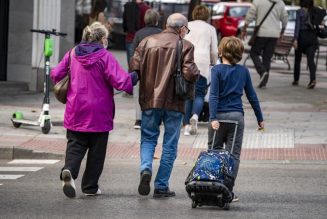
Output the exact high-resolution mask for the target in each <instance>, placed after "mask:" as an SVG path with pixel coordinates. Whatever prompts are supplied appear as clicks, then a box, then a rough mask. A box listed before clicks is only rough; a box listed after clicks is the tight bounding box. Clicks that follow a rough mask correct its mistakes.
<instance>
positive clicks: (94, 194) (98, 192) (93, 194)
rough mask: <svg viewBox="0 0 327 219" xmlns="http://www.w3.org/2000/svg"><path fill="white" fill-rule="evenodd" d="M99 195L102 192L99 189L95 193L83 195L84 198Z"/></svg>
mask: <svg viewBox="0 0 327 219" xmlns="http://www.w3.org/2000/svg"><path fill="white" fill-rule="evenodd" d="M101 194H102V192H101V190H100V189H99V188H98V191H97V192H96V193H84V195H86V196H96V195H101Z"/></svg>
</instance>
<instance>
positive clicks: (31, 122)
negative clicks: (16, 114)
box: [11, 118, 40, 126]
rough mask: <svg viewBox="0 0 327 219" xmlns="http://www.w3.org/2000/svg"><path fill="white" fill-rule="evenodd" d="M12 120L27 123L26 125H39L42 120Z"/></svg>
mask: <svg viewBox="0 0 327 219" xmlns="http://www.w3.org/2000/svg"><path fill="white" fill-rule="evenodd" d="M11 121H12V122H16V123H21V124H26V125H36V126H39V125H40V122H38V121H32V120H27V119H14V118H12V119H11Z"/></svg>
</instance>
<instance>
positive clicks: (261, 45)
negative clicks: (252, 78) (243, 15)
mask: <svg viewBox="0 0 327 219" xmlns="http://www.w3.org/2000/svg"><path fill="white" fill-rule="evenodd" d="M277 40H278V38H274V37H257V38H256V39H255V42H254V45H253V46H252V47H251V51H250V56H251V58H252V61H253V64H254V67H255V69H256V70H257V72H258V74H259V75H260V77H261V76H262V75H263V73H265V72H267V73H269V70H270V64H271V58H272V56H273V54H274V51H275V47H276V44H277ZM260 56H262V59H261V58H260Z"/></svg>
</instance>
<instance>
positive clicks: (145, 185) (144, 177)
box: [138, 170, 151, 195]
mask: <svg viewBox="0 0 327 219" xmlns="http://www.w3.org/2000/svg"><path fill="white" fill-rule="evenodd" d="M150 182H151V172H150V171H148V170H144V171H142V173H141V180H140V184H139V188H138V191H139V194H140V195H149V193H150Z"/></svg>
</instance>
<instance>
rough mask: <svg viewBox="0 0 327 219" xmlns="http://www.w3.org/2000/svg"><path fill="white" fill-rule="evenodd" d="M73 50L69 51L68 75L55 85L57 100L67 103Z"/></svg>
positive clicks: (54, 91)
mask: <svg viewBox="0 0 327 219" xmlns="http://www.w3.org/2000/svg"><path fill="white" fill-rule="evenodd" d="M71 51H72V50H70V51H69V58H68V70H67V73H66V76H65V77H64V78H63V79H61V80H60V81H58V82H57V83H56V84H55V85H54V87H53V93H54V95H55V97H56V98H57V100H58V101H59V102H60V103H63V104H66V101H67V90H68V86H69V81H70V62H71Z"/></svg>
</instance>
